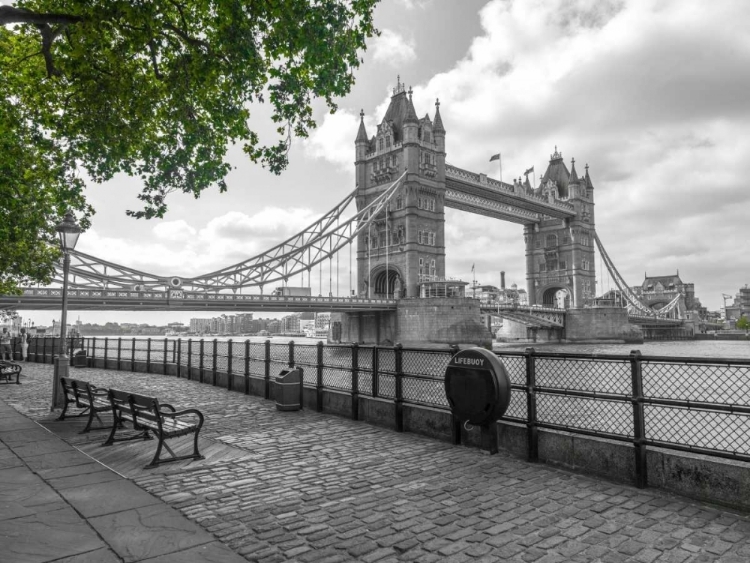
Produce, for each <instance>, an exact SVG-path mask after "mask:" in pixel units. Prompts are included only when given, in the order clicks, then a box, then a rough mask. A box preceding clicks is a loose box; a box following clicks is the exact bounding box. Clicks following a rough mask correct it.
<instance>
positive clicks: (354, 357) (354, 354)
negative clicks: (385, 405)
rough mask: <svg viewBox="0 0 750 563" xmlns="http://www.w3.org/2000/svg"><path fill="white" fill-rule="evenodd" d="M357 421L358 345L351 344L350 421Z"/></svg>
mask: <svg viewBox="0 0 750 563" xmlns="http://www.w3.org/2000/svg"><path fill="white" fill-rule="evenodd" d="M358 419H359V344H357V343H356V342H355V343H354V344H352V420H358Z"/></svg>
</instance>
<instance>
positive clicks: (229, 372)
mask: <svg viewBox="0 0 750 563" xmlns="http://www.w3.org/2000/svg"><path fill="white" fill-rule="evenodd" d="M231 390H232V339H231V338H230V339H229V341H228V342H227V391H231Z"/></svg>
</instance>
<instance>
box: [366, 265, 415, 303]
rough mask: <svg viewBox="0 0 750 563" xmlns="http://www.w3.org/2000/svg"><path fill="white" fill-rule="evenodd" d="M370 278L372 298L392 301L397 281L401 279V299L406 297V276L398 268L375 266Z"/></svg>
mask: <svg viewBox="0 0 750 563" xmlns="http://www.w3.org/2000/svg"><path fill="white" fill-rule="evenodd" d="M370 278H371V279H372V297H374V298H390V299H392V298H393V297H394V292H395V289H396V280H397V279H400V283H401V297H404V292H405V290H406V285H405V284H404V275H403V273H402V272H401V269H400V268H399V267H398V266H388V268H386V267H385V265H378V266H375V267H374V268H373V269H372V272H371V273H370Z"/></svg>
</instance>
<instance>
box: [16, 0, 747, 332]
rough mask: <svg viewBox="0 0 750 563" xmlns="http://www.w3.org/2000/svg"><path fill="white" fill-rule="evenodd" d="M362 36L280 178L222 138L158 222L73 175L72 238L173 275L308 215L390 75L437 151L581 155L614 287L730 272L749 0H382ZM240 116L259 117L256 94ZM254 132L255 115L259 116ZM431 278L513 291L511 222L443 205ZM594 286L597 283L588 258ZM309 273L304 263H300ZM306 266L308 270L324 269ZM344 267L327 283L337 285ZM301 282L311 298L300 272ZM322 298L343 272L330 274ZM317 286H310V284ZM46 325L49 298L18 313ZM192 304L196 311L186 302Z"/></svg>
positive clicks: (717, 296) (253, 244)
mask: <svg viewBox="0 0 750 563" xmlns="http://www.w3.org/2000/svg"><path fill="white" fill-rule="evenodd" d="M375 22H376V25H377V27H378V28H379V29H380V30H381V32H382V33H381V35H380V37H378V38H375V39H373V40H372V41H371V42H370V44H369V48H368V50H367V52H366V53H365V55H364V65H363V66H362V67H361V69H360V70H359V71H358V73H357V84H356V86H355V88H354V89H353V90H352V92H351V93H350V94H349V95H348V96H347V97H346V98H344V99H342V100H340V101H339V107H340V110H339V111H338V113H337V114H335V115H329V114H327V113H325V111H324V108H323V107H322V106H320V107H318V109H317V114H316V115H317V118H318V123H319V127H318V129H317V130H316V131H315V132H314V133H313V135H312V136H311V138H310V139H308V140H305V141H302V140H296V141H295V143H294V146H293V148H292V151H291V165H290V167H289V169H288V170H287V171H286V172H284V173H283V174H282V175H281V176H274V175H272V174H270V173H269V172H267V171H265V170H263V169H261V168H259V167H254V166H253V165H252V164H251V163H249V162H248V161H246V160H245V159H244V158H243V156H242V153H241V151H240V150H233V151H232V155H233V156H232V162H233V163H234V164H235V166H236V168H235V170H234V171H233V172H232V173H231V174H230V175H229V177H228V184H229V192H228V193H225V194H219V193H218V192H217V191H213V192H211V193H206V194H204V195H203V196H202V197H201V198H200V199H199V200H195V199H193V198H191V197H187V196H179V195H178V196H170V198H171V200H170V212H169V213H168V214H167V217H166V218H165V219H164V220H156V221H153V220H152V221H143V220H140V221H139V220H134V219H131V218H128V217H126V216H125V209H133V208H137V206H138V201H137V200H136V198H135V196H136V195H137V193H138V192H139V191H140V185H139V183H138V182H137V181H136V180H132V179H129V178H125V177H123V178H117V179H116V180H115V181H112V182H110V183H108V184H106V185H101V186H91V187H90V188H89V190H88V193H87V195H88V197H89V199H90V201H91V203H92V204H93V205H94V206H95V207H96V209H97V215H96V216H95V217H94V222H93V227H92V229H91V230H90V231H89V232H87V233H85V234H84V235H83V236H82V237H81V239H80V242H79V249H80V250H82V251H84V252H86V253H89V254H93V255H96V256H101V257H106V259H108V260H110V261H113V262H117V263H119V264H123V265H127V266H131V267H134V268H137V269H140V270H144V271H148V272H153V273H156V274H165V275H182V276H191V275H196V274H200V273H205V272H209V271H212V270H215V269H217V268H220V267H223V266H227V265H230V264H233V263H235V262H238V261H240V260H243V259H245V258H248V257H250V256H252V255H254V254H256V253H258V252H260V251H262V250H264V249H266V248H269V247H270V246H272V245H273V244H275V243H276V242H280V241H282V240H283V239H285V238H286V237H287V236H289V235H291V234H293V233H294V232H296V231H298V230H300V229H301V228H302V227H304V226H305V225H307V224H309V223H310V222H311V221H312V220H314V219H315V218H316V217H317V216H318V215H320V214H322V213H324V212H325V211H326V210H328V209H330V208H331V207H333V206H334V205H335V204H336V203H337V202H338V201H340V200H341V199H343V197H344V196H345V195H346V194H347V193H349V192H350V191H351V190H352V189H353V188H354V166H353V161H354V143H353V141H354V138H355V136H356V133H357V126H358V121H359V111H360V109H364V112H365V114H366V117H365V123H366V125H367V127H368V133H369V134H372V133H373V132H374V131H375V125H376V123H377V122H379V121H380V120H381V119H382V117H383V114H384V112H385V108H386V107H387V103H388V101H389V98H390V93H391V90H392V88H393V87H394V86H395V84H396V79H397V75H400V76H401V80H402V82H404V83H405V84H406V86H407V88H408V87H409V86H411V87H412V88H413V89H414V105H415V107H416V110H417V114H418V115H420V116H423V115H424V114H425V113H428V112H429V113H430V115H431V116H432V115H433V114H434V109H435V108H434V102H435V99H436V98H439V99H440V102H441V106H440V110H441V115H442V118H443V122H444V124H445V128H446V130H447V135H446V147H447V148H446V150H447V161H448V162H449V163H451V164H453V165H455V166H459V167H461V168H465V169H468V170H472V171H475V172H484V173H487V174H489V175H491V176H493V177H498V176H499V170H498V167H497V162H493V163H490V162H489V157H490V156H491V155H492V154H495V153H498V152H500V153H502V155H503V157H502V166H503V180H506V181H507V180H510V179H511V178H512V177H514V176H515V177H518V176H520V175H521V174H522V173H523V171H524V170H525V169H527V168H529V167H530V166H532V165H533V166H534V167H535V169H536V171H537V180H538V178H539V176H540V174H541V173H542V172H543V171H544V170H545V168H546V166H547V163H548V161H549V157H550V154H551V153H552V152H553V151H554V149H555V146H557V147H558V149H559V150H560V152H561V153H562V154H563V157H564V158H565V160H566V162H567V163H568V166H570V164H569V163H570V159H571V158H573V157H574V158H575V159H576V162H577V164H578V167H577V168H578V170H579V172H581V171H582V170H583V166H584V164H586V163H588V164H589V166H590V174H591V177H592V179H593V182H594V186H595V189H596V192H595V203H596V227H597V232H598V233H599V236H600V238H601V239H602V241H603V243H604V245H605V247H606V249H607V251H608V253H609V255H610V256H611V257H612V259H613V261H614V262H615V264H616V265H617V267H618V269H619V270H620V272H621V274H622V275H623V276H624V277H625V279H626V280H627V281H628V282H629V283H630V284H631V285H636V284H640V283H641V281H642V280H643V277H644V274H645V273H648V274H649V275H671V274H674V273H676V272H677V271H679V274H680V276H681V278H682V280H683V281H685V282H693V283H694V284H695V289H696V294H697V296H698V297H699V298H700V299H701V301H702V302H703V303H704V304H705V305H707V306H708V307H709V308H710V309H718V308H719V307H721V306H722V304H723V301H722V298H721V294H722V293H731V294H735V293H736V292H737V291H738V289H739V288H740V287H741V286H744V284H746V283H750V252H748V250H749V249H750V244H749V243H750V187H748V185H747V184H748V178H750V158H748V157H750V136H749V135H748V131H750V98H748V93H749V92H750V72H748V69H750V33H748V31H747V28H746V26H747V23H748V22H750V3H749V2H740V1H737V0H714V1H712V2H710V3H709V2H705V1H704V0H674V1H670V0H621V1H617V0H515V1H510V0H491V1H487V0H481V1H480V0H461V2H456V1H454V0H385V1H384V2H383V3H382V5H380V6H379V7H378V8H377V11H376V15H375ZM254 111H255V113H254V116H253V121H254V122H256V123H261V122H263V117H264V116H265V115H267V113H266V112H265V111H264V108H263V107H259V108H255V110H254ZM269 130H270V127H269ZM446 220H447V224H446V246H447V248H446V254H447V259H446V263H447V272H446V273H447V275H449V276H456V277H461V278H463V279H465V280H471V278H472V274H471V265H472V263H475V264H476V278H477V280H479V281H480V282H482V283H492V284H496V285H499V278H500V274H499V272H500V270H505V271H506V273H507V274H506V278H507V281H508V284H510V283H517V284H518V285H519V286H521V287H525V283H526V282H525V270H524V264H525V262H524V245H523V236H522V228H521V227H520V226H518V225H513V224H505V223H502V222H499V221H495V220H491V219H487V218H482V217H478V216H473V215H468V214H466V213H463V212H459V211H455V210H447V212H446ZM596 268H597V276H598V278H599V280H600V282H601V283H600V284H599V286H598V287H597V293H601V292H602V291H606V290H607V289H609V288H610V287H614V283H613V281H612V280H611V279H609V276H608V275H607V274H606V272H604V273H603V272H602V271H601V268H600V263H599V262H598V261H597V264H596ZM313 277H315V276H313ZM324 277H325V276H324ZM344 279H346V283H344V281H343V280H344ZM312 282H313V292H317V291H316V290H317V287H316V280H315V279H313V280H312ZM341 283H342V285H341V291H342V293H345V292H348V273H344V272H343V271H342V282H341ZM326 291H327V288H326ZM78 315H80V317H81V319H82V320H83V321H90V322H103V321H105V320H120V321H138V322H154V323H155V322H164V321H166V320H169V321H171V320H186V319H187V318H189V317H190V316H192V315H190V314H176V313H148V314H147V313H121V312H116V313H91V312H80V313H79V312H73V313H72V317H73V318H76V317H77V316H78ZM26 316H27V317H29V318H31V319H32V320H35V321H36V322H37V324H49V323H50V322H51V317H52V316H54V315H52V313H51V312H44V313H32V314H29V315H26ZM203 316H205V315H203Z"/></svg>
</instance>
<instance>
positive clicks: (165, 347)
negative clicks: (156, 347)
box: [162, 338, 169, 375]
mask: <svg viewBox="0 0 750 563" xmlns="http://www.w3.org/2000/svg"><path fill="white" fill-rule="evenodd" d="M168 350H169V339H168V338H165V339H164V360H163V364H164V371H163V372H162V373H163V374H164V375H167V351H168Z"/></svg>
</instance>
